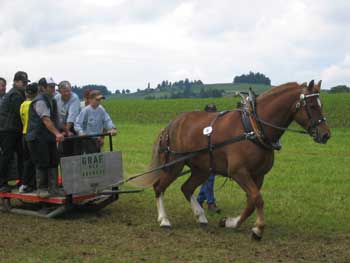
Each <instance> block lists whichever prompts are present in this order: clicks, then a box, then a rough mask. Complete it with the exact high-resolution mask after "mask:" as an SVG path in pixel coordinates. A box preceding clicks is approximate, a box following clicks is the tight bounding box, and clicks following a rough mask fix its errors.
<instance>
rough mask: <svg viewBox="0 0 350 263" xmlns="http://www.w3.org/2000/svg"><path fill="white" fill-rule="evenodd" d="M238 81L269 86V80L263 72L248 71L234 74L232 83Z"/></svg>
mask: <svg viewBox="0 0 350 263" xmlns="http://www.w3.org/2000/svg"><path fill="white" fill-rule="evenodd" d="M238 83H249V84H264V85H269V86H271V80H270V79H269V78H268V77H266V76H265V75H264V74H262V73H260V72H257V73H254V72H251V71H250V72H249V73H248V74H243V75H240V76H235V77H234V78H233V84H238Z"/></svg>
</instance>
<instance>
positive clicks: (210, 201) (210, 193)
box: [197, 104, 221, 213]
mask: <svg viewBox="0 0 350 263" xmlns="http://www.w3.org/2000/svg"><path fill="white" fill-rule="evenodd" d="M204 110H205V111H206V112H216V106H215V104H208V105H206V106H205V109H204ZM214 183H215V174H210V175H209V177H208V179H207V181H206V182H205V183H204V184H203V185H202V187H201V189H200V191H199V194H198V196H197V201H198V203H199V204H200V205H201V206H203V203H204V201H206V202H207V205H208V211H209V212H211V213H220V211H221V210H220V208H218V207H217V206H216V202H215V195H214Z"/></svg>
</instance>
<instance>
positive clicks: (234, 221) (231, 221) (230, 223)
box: [225, 216, 241, 228]
mask: <svg viewBox="0 0 350 263" xmlns="http://www.w3.org/2000/svg"><path fill="white" fill-rule="evenodd" d="M240 218H241V217H240V216H237V217H228V218H227V219H226V221H225V227H227V228H237V227H238V226H237V225H238V221H239V219H240Z"/></svg>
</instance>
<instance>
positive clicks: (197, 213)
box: [191, 195, 208, 224]
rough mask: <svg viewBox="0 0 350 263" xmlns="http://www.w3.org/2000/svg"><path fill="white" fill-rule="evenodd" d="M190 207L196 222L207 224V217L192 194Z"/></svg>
mask: <svg viewBox="0 0 350 263" xmlns="http://www.w3.org/2000/svg"><path fill="white" fill-rule="evenodd" d="M191 207H192V210H193V213H194V215H195V216H197V218H198V223H200V224H208V219H207V218H206V216H205V213H204V210H203V208H202V207H201V206H200V204H199V203H198V201H197V199H196V198H195V197H194V196H193V195H192V196H191Z"/></svg>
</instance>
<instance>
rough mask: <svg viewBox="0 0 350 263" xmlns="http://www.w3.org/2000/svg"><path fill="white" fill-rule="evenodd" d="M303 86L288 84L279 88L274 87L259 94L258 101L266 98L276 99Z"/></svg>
mask: <svg viewBox="0 0 350 263" xmlns="http://www.w3.org/2000/svg"><path fill="white" fill-rule="evenodd" d="M304 85H305V84H304V83H303V84H298V83H297V82H288V83H286V84H282V85H280V86H275V87H273V88H271V89H269V90H267V91H265V92H264V93H262V94H260V95H259V96H258V100H263V99H266V98H273V97H276V96H278V95H280V94H282V93H285V92H288V91H290V90H294V89H296V88H299V87H303V86H304Z"/></svg>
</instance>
